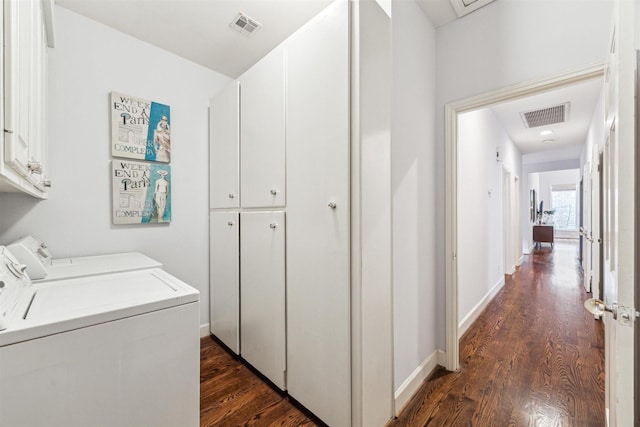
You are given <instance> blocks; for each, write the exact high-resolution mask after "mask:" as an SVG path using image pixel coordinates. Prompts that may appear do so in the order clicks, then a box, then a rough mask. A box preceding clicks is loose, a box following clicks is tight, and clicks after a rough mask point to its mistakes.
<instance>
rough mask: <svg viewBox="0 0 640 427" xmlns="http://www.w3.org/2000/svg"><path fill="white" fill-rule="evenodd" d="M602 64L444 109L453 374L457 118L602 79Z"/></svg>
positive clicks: (453, 363)
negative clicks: (496, 105)
mask: <svg viewBox="0 0 640 427" xmlns="http://www.w3.org/2000/svg"><path fill="white" fill-rule="evenodd" d="M605 67H606V63H605V62H598V63H596V64H592V65H588V66H585V67H580V68H577V69H574V70H571V71H568V72H563V73H559V74H556V75H553V76H551V77H547V78H543V79H539V80H534V81H531V82H526V83H520V84H516V85H513V86H508V87H506V88H503V89H499V90H496V91H492V92H488V93H485V94H481V95H478V96H474V97H471V98H467V99H464V100H461V101H457V102H453V103H449V104H446V105H445V167H446V172H445V218H446V220H445V257H446V261H445V262H446V270H445V287H446V293H445V300H446V301H445V310H446V313H445V334H446V357H445V368H446V369H448V370H450V371H456V370H458V367H459V363H460V362H459V339H460V337H459V336H458V265H457V252H458V248H457V239H458V206H457V205H458V202H457V199H458V191H457V175H458V115H459V114H462V113H465V112H469V111H473V110H477V109H480V108H485V107H489V106H492V105H495V104H499V103H503V102H507V101H512V100H515V99H520V98H524V97H527V96H531V95H535V94H537V93H541V92H545V91H549V90H553V89H557V88H561V87H565V86H570V85H573V84H576V83H580V82H583V81H587V80H590V79H594V78H599V77H600V78H602V77H603V76H604V72H605Z"/></svg>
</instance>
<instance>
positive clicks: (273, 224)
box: [269, 222, 278, 229]
mask: <svg viewBox="0 0 640 427" xmlns="http://www.w3.org/2000/svg"><path fill="white" fill-rule="evenodd" d="M277 226H278V224H276V223H275V222H272V223H271V224H269V227H271V228H272V229H275V228H276V227H277Z"/></svg>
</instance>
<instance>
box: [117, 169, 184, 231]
mask: <svg viewBox="0 0 640 427" xmlns="http://www.w3.org/2000/svg"><path fill="white" fill-rule="evenodd" d="M112 180H113V223H114V224H149V223H168V222H171V166H169V165H164V164H159V163H143V162H130V161H124V160H117V159H114V160H113V163H112Z"/></svg>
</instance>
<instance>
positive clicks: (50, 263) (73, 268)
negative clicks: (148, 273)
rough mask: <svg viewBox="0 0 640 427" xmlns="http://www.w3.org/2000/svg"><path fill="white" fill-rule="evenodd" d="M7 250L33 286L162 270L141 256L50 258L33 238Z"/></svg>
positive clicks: (19, 240)
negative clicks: (151, 269)
mask: <svg viewBox="0 0 640 427" xmlns="http://www.w3.org/2000/svg"><path fill="white" fill-rule="evenodd" d="M7 249H9V251H11V253H12V254H13V255H14V256H15V257H16V258H17V259H18V261H19V262H20V263H21V264H24V265H25V266H26V268H27V274H28V275H29V278H30V279H31V280H32V281H33V282H34V283H39V282H48V281H52V280H60V279H67V278H71V277H84V276H93V275H96V274H106V273H116V272H119V271H134V270H142V269H145V268H162V264H161V263H160V262H158V261H156V260H155V259H153V258H149V257H148V256H146V255H144V254H141V253H140V252H126V253H118V254H108V255H96V256H83V257H73V258H53V256H52V254H51V252H50V251H49V249H48V248H47V245H46V244H45V243H44V242H42V241H41V240H38V239H36V238H35V237H33V236H25V237H22V238H21V239H18V240H16V241H15V242H13V243H11V244H10V245H8V246H7Z"/></svg>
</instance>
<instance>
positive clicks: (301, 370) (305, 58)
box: [286, 2, 351, 426]
mask: <svg viewBox="0 0 640 427" xmlns="http://www.w3.org/2000/svg"><path fill="white" fill-rule="evenodd" d="M286 48H287V118H286V122H287V168H288V169H287V389H288V392H289V394H290V395H291V396H292V397H294V398H295V399H296V400H297V401H299V402H300V403H302V404H303V405H304V406H305V407H307V408H308V409H309V410H311V411H312V412H313V413H314V414H316V415H317V416H319V417H320V418H321V419H322V420H323V421H324V422H326V423H327V424H329V425H331V426H348V425H350V424H351V412H350V408H351V405H350V402H351V341H350V330H351V319H350V269H349V260H350V252H349V234H350V228H349V220H350V210H349V208H350V206H349V203H350V201H349V183H350V180H349V158H350V157H349V150H350V147H349V52H348V48H349V33H348V19H347V2H337V3H334V5H333V6H331V7H329V8H328V9H327V10H326V11H325V12H323V13H322V14H321V15H319V16H318V17H317V18H315V19H314V21H312V23H310V24H308V25H307V27H304V28H303V29H302V30H300V31H299V32H298V33H296V34H295V35H294V36H293V37H292V38H291V39H290V40H289V41H288V42H287V44H286Z"/></svg>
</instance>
